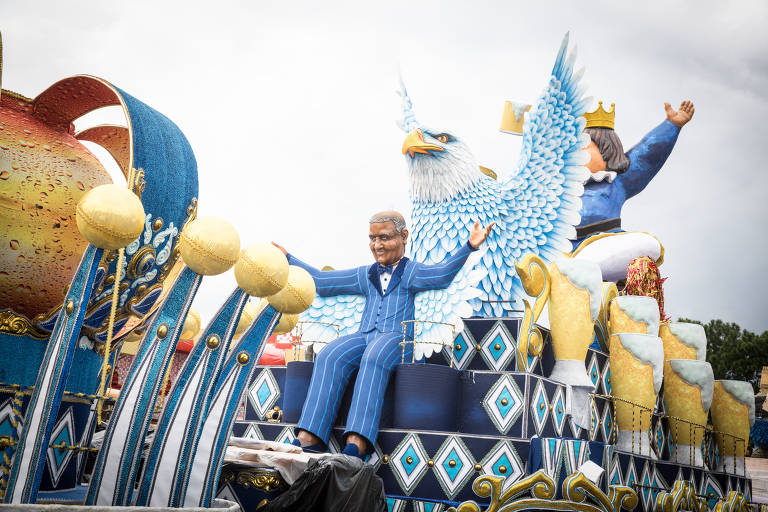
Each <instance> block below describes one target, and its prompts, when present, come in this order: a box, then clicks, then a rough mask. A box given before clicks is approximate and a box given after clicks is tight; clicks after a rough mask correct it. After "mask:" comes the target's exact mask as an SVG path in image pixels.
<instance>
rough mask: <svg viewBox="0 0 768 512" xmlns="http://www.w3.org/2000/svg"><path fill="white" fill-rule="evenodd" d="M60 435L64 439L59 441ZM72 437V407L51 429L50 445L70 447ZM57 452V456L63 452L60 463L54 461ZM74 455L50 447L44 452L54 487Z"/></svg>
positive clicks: (71, 452)
mask: <svg viewBox="0 0 768 512" xmlns="http://www.w3.org/2000/svg"><path fill="white" fill-rule="evenodd" d="M61 434H64V437H63V438H60V439H59V435H61ZM74 436H75V419H74V417H73V415H72V407H70V408H69V409H67V412H65V413H64V416H63V417H62V418H61V419H59V421H58V423H56V426H55V427H53V431H52V432H51V438H50V444H51V445H60V444H61V443H64V444H65V445H66V446H72V440H73V439H74ZM57 452H58V453H59V454H61V453H62V452H64V455H63V456H62V459H61V462H60V463H57V461H56V455H57ZM74 453H75V452H74V451H72V450H70V449H67V448H52V447H51V446H49V447H48V451H47V452H46V455H47V456H48V457H47V458H48V470H49V471H50V474H51V481H52V483H53V486H54V487H56V486H57V485H59V479H60V478H61V475H62V474H63V473H64V469H65V468H66V467H67V465H68V464H69V461H70V460H72V456H73V455H74Z"/></svg>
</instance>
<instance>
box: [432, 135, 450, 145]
mask: <svg viewBox="0 0 768 512" xmlns="http://www.w3.org/2000/svg"><path fill="white" fill-rule="evenodd" d="M435 138H436V139H437V140H439V141H440V142H442V143H443V144H445V143H446V142H448V141H449V140H451V136H450V135H448V134H447V133H438V134H437V135H435Z"/></svg>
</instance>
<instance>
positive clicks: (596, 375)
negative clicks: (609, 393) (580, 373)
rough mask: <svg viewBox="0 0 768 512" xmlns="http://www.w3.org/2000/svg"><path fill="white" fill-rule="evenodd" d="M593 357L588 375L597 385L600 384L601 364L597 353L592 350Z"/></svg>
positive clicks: (588, 368) (588, 367) (588, 366)
mask: <svg viewBox="0 0 768 512" xmlns="http://www.w3.org/2000/svg"><path fill="white" fill-rule="evenodd" d="M591 354H592V357H591V358H590V359H589V365H587V375H589V378H590V379H591V380H592V384H594V385H595V387H597V386H598V385H599V384H600V364H598V362H597V355H596V354H595V353H594V352H591Z"/></svg>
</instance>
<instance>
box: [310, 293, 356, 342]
mask: <svg viewBox="0 0 768 512" xmlns="http://www.w3.org/2000/svg"><path fill="white" fill-rule="evenodd" d="M364 309H365V297H364V296H363V295H336V296H333V297H315V300H314V301H313V302H312V305H311V306H310V307H309V309H308V310H306V311H305V312H304V313H302V314H301V316H300V317H299V321H300V322H301V326H300V332H301V338H302V341H303V342H306V343H313V344H314V351H315V353H317V352H318V351H320V350H321V349H322V348H323V347H324V346H325V344H327V343H330V342H331V341H333V340H335V339H336V338H337V337H340V336H345V335H347V334H352V333H354V332H357V330H358V329H359V327H360V320H361V319H362V317H363V310H364Z"/></svg>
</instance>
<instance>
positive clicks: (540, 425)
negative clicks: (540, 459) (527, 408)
mask: <svg viewBox="0 0 768 512" xmlns="http://www.w3.org/2000/svg"><path fill="white" fill-rule="evenodd" d="M531 397H532V398H531V420H532V422H533V427H534V429H535V430H536V435H537V436H540V435H541V431H542V430H543V429H544V425H545V424H546V422H547V416H549V398H548V397H547V391H546V389H544V383H543V382H542V381H541V380H538V379H536V389H535V390H534V391H533V395H531ZM528 435H529V436H531V435H533V432H530V431H529V432H528Z"/></svg>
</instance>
